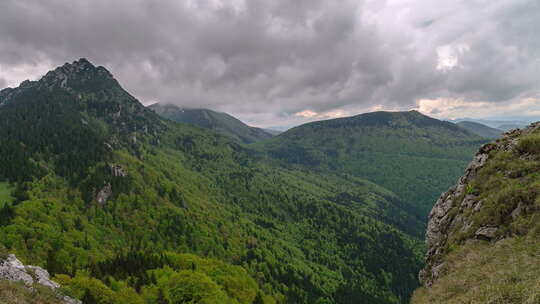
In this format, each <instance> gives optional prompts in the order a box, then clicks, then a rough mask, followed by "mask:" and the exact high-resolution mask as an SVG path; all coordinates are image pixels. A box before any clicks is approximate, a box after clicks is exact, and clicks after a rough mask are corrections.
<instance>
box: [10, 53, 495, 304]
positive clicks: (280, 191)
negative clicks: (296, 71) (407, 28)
mask: <svg viewBox="0 0 540 304" xmlns="http://www.w3.org/2000/svg"><path fill="white" fill-rule="evenodd" d="M1 92H2V93H1V94H0V95H1V96H2V99H1V100H0V104H2V105H1V106H0V138H1V139H2V142H3V144H2V145H1V146H0V161H1V162H0V164H1V165H0V177H1V178H2V180H4V181H5V182H3V183H1V184H0V186H1V188H0V195H2V198H3V200H4V202H5V204H4V205H3V206H2V207H1V210H0V214H1V216H0V235H2V238H1V240H0V250H1V251H2V252H3V253H4V254H7V253H12V254H16V256H17V257H18V258H20V259H21V260H22V261H24V263H27V264H32V265H37V266H41V267H43V268H45V269H47V270H48V271H49V272H50V274H51V276H52V278H53V280H55V281H57V282H58V283H60V284H61V285H62V292H63V293H64V294H66V295H68V296H70V297H72V298H74V299H79V300H82V301H83V302H84V303H184V302H182V301H187V300H186V299H189V298H192V297H197V298H200V299H201V301H203V302H201V303H247V304H251V303H256V304H260V303H320V304H322V303H381V304H386V303H409V299H410V296H411V295H412V293H413V292H414V290H415V289H417V288H418V287H419V285H420V283H419V282H418V279H417V274H418V272H419V271H420V270H421V269H422V268H423V267H424V266H425V265H424V263H423V255H424V250H425V248H424V244H423V243H424V242H423V236H424V232H425V229H426V222H425V219H426V218H427V215H428V213H429V210H430V209H431V206H432V204H433V202H434V201H435V200H436V198H437V197H438V196H439V195H440V193H442V192H444V191H446V190H447V189H448V188H449V187H450V186H451V185H452V183H454V182H455V181H456V180H457V179H458V177H459V176H460V175H461V174H462V172H463V171H464V169H465V167H466V165H467V164H468V162H469V160H470V159H471V158H472V156H473V155H474V152H475V151H476V150H477V149H478V148H479V147H480V146H481V145H482V144H485V143H487V142H488V140H487V139H485V138H482V137H480V136H478V135H475V134H473V133H471V132H469V131H467V130H466V129H464V128H461V127H459V126H457V125H454V124H452V123H449V122H442V121H439V120H436V119H433V118H430V117H427V116H425V115H422V114H420V113H419V112H416V111H410V112H373V113H367V114H361V115H358V116H354V117H349V118H340V119H335V120H327V121H320V122H314V123H309V124H305V125H302V126H299V127H296V128H293V129H291V130H288V131H286V132H284V133H282V134H279V135H277V136H272V135H270V134H266V135H264V136H265V137H266V139H257V140H255V139H253V140H247V141H246V140H245V139H242V138H243V137H241V134H246V133H245V132H259V131H253V130H252V129H250V127H247V126H245V125H243V124H237V123H238V122H239V121H237V120H235V119H234V118H232V117H230V116H212V115H213V114H212V115H210V114H208V113H209V112H197V114H196V115H199V114H200V113H206V114H204V115H206V116H204V117H206V118H205V119H207V122H206V125H204V124H201V123H199V121H200V120H197V121H198V122H197V123H195V122H189V121H188V122H186V118H185V117H179V116H174V115H165V114H163V113H164V112H160V111H157V112H158V113H160V114H161V115H163V116H164V117H160V116H159V115H158V114H157V113H156V112H154V110H155V108H156V106H154V110H150V109H148V108H146V107H144V106H143V105H142V104H141V103H140V102H139V101H138V100H137V99H135V98H134V97H133V96H131V95H130V94H129V93H128V92H126V91H125V90H124V89H123V88H122V87H121V86H120V84H119V83H118V82H117V81H116V80H115V79H114V77H113V76H112V74H110V72H109V71H108V70H106V69H105V68H103V67H96V66H94V65H93V64H92V63H90V62H89V61H87V60H85V59H81V60H79V61H76V62H73V63H71V64H65V65H64V66H61V67H58V68H57V69H55V70H54V71H51V72H49V73H47V75H45V76H44V77H43V78H42V79H40V80H39V81H35V82H26V83H23V84H22V85H21V86H20V87H19V88H15V89H8V90H3V91H1ZM171 111H172V113H176V111H178V109H177V108H171V107H169V113H171ZM208 115H210V116H208ZM223 115H225V114H223ZM224 117H226V118H224ZM215 119H218V122H223V121H224V120H223V119H225V121H234V122H235V123H236V126H237V128H233V129H228V130H229V131H228V132H224V128H222V127H215V126H218V125H219V123H218V122H214V120H215ZM174 120H178V122H175V121H174ZM240 123H241V122H240ZM246 130H247V131H246ZM257 130H260V129H257ZM233 131H234V132H238V133H231V132H233ZM261 132H262V131H261ZM252 134H253V133H252ZM8 185H12V186H8ZM478 187H480V186H478ZM6 288H7V287H6ZM9 288H12V287H9ZM419 294H421V293H417V295H416V297H417V298H418V297H421V296H419ZM21 296H24V295H21ZM204 301H206V302H204ZM51 303H52V302H51Z"/></svg>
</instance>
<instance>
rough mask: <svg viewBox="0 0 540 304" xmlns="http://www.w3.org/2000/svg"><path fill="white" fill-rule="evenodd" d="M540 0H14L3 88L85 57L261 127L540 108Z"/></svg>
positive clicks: (129, 79)
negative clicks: (379, 114) (377, 115)
mask: <svg viewBox="0 0 540 304" xmlns="http://www.w3.org/2000/svg"><path fill="white" fill-rule="evenodd" d="M539 33H540V0H463V1H457V0H447V1H433V0H363V1H362V0H356V1H353V0H294V1H290V0H288V1H286V0H229V1H227V0H160V1H151V0H115V1H110V0H92V1H90V0H87V1H73V0H47V1H40V0H34V1H31V0H2V1H1V2H0V88H4V87H7V86H11V87H14V86H18V84H19V83H20V82H22V81H23V80H26V79H31V80H35V79H39V78H40V77H41V76H42V75H43V74H45V73H46V72H47V71H48V70H51V69H53V68H54V67H56V66H59V65H62V64H64V63H65V62H72V61H74V60H77V59H79V58H83V57H84V58H87V59H88V60H90V61H91V62H92V63H94V64H96V65H102V66H104V67H106V68H107V69H108V70H109V71H111V72H112V73H113V75H114V76H115V77H116V78H117V79H118V80H119V81H120V83H121V84H122V85H123V87H124V88H125V89H126V90H128V91H129V92H130V93H132V94H133V95H134V96H136V97H137V98H139V100H140V101H141V102H143V103H144V104H151V103H154V102H161V103H173V104H177V105H180V106H184V107H197V108H210V109H214V110H218V111H224V112H228V113H230V114H232V115H234V116H236V117H238V118H240V119H241V120H243V121H245V122H247V123H248V124H251V125H255V126H261V127H276V126H292V125H297V124H300V123H303V122H307V121H312V120H320V119H329V118H337V117H344V116H351V115H356V114H360V113H364V112H371V111H378V110H387V111H404V110H418V111H420V112H422V113H424V114H427V115H430V116H433V117H436V118H441V119H452V118H458V117H472V118H486V117H499V118H500V117H502V118H504V117H506V116H508V117H510V116H512V117H514V118H515V117H521V116H530V117H534V116H538V117H540V34H539Z"/></svg>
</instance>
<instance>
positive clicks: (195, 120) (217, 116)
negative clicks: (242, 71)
mask: <svg viewBox="0 0 540 304" xmlns="http://www.w3.org/2000/svg"><path fill="white" fill-rule="evenodd" d="M149 108H150V109H151V110H153V111H154V112H156V113H158V114H159V115H161V116H162V117H165V118H167V119H170V120H172V121H176V122H181V123H188V124H193V125H196V126H199V127H201V128H205V129H210V130H214V131H217V132H219V133H221V134H223V135H227V136H229V137H231V138H233V139H235V140H237V141H238V142H242V143H246V144H249V143H253V142H257V141H261V140H265V139H268V138H271V137H272V136H274V134H279V132H278V131H268V130H263V129H260V128H255V127H250V126H248V125H246V124H245V123H243V122H242V121H240V120H238V119H237V118H235V117H233V116H231V115H229V114H227V113H222V112H216V111H212V110H209V109H193V108H182V107H179V106H176V105H170V104H167V105H162V104H159V103H156V104H153V105H150V106H149Z"/></svg>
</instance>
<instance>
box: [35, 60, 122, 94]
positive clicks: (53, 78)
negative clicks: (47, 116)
mask: <svg viewBox="0 0 540 304" xmlns="http://www.w3.org/2000/svg"><path fill="white" fill-rule="evenodd" d="M93 77H104V78H109V79H113V76H112V74H111V73H110V72H109V71H108V70H107V69H105V68H104V67H96V66H94V65H93V64H92V63H90V61H88V60H86V59H85V58H81V59H79V60H77V61H74V62H73V63H65V64H64V65H63V66H61V67H58V68H56V69H54V70H53V71H50V72H48V73H47V74H46V75H45V76H44V77H43V78H42V79H41V80H40V81H39V83H40V84H43V85H46V86H47V87H49V88H51V87H58V86H59V87H61V88H68V84H69V82H70V81H71V80H75V79H77V80H82V81H84V80H90V79H92V78H93Z"/></svg>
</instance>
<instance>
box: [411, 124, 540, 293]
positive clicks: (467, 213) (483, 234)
mask: <svg viewBox="0 0 540 304" xmlns="http://www.w3.org/2000/svg"><path fill="white" fill-rule="evenodd" d="M538 130H540V123H534V124H532V125H530V126H529V127H527V128H525V129H521V130H520V129H517V130H512V131H509V132H507V133H504V134H503V137H502V138H500V139H498V140H496V141H495V142H492V143H489V144H486V145H484V146H482V147H481V148H480V150H479V151H478V153H477V154H476V155H475V157H474V159H473V161H472V162H471V163H470V164H469V166H468V167H467V169H466V170H465V174H464V175H463V176H462V177H461V178H460V179H459V180H458V183H457V184H456V185H455V186H454V187H452V188H450V189H449V190H448V191H447V192H445V193H443V194H442V195H441V197H440V198H439V199H438V200H437V202H436V204H435V206H434V207H433V209H432V211H431V213H430V214H429V222H428V228H427V231H426V245H427V253H426V267H425V268H424V269H423V270H422V271H421V272H420V274H419V277H420V281H421V282H422V283H423V284H424V285H425V286H428V287H429V286H431V285H432V284H433V283H434V282H435V281H436V280H437V279H438V278H439V277H440V276H441V274H442V272H443V269H444V266H445V265H444V256H445V254H446V253H447V251H448V245H449V242H450V240H451V239H453V238H455V237H456V235H458V234H459V235H460V236H459V237H460V238H463V237H466V238H470V239H477V240H484V241H497V240H499V239H501V238H504V237H505V235H501V234H500V233H499V231H501V230H505V229H500V228H501V227H499V226H498V225H493V224H492V223H489V222H478V221H477V222H475V219H474V216H475V214H477V213H479V212H482V210H483V207H484V204H485V202H484V200H482V199H481V198H480V195H479V193H475V191H474V189H472V188H471V185H472V182H473V181H475V179H476V178H477V177H478V175H479V172H481V171H482V170H483V169H484V168H485V167H486V166H487V164H489V162H490V161H491V159H492V158H493V155H495V154H496V153H499V152H502V153H506V152H510V153H513V154H512V155H514V156H513V157H516V158H521V159H527V158H529V157H530V155H526V154H525V155H521V154H522V153H520V152H519V151H517V150H518V148H517V147H518V144H519V141H520V139H521V138H523V137H525V136H528V135H530V134H531V133H535V132H537V131H538ZM504 174H511V172H504ZM505 207H507V208H510V211H509V212H508V215H507V216H505V218H506V220H507V221H510V222H511V221H513V220H515V219H516V218H517V217H519V216H520V215H522V214H523V213H524V212H525V211H526V209H527V208H526V207H524V205H523V204H522V203H519V204H517V206H505ZM462 241H463V240H462Z"/></svg>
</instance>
